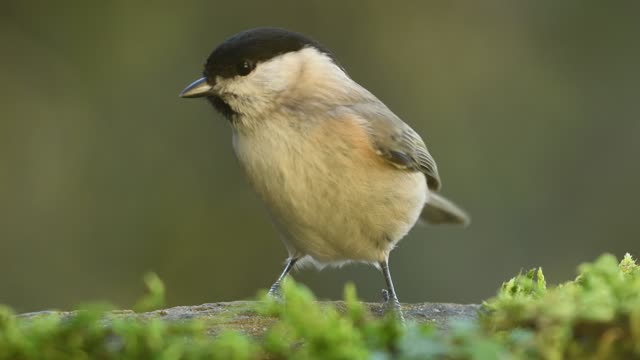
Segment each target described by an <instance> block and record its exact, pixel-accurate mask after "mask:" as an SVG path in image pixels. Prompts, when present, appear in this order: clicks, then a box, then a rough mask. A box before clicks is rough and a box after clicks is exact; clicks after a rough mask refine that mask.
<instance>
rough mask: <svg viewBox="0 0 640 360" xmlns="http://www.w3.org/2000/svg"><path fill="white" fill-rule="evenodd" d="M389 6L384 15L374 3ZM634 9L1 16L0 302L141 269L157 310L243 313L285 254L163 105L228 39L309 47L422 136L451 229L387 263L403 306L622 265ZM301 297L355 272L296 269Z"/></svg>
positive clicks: (217, 124) (373, 290)
mask: <svg viewBox="0 0 640 360" xmlns="http://www.w3.org/2000/svg"><path fill="white" fill-rule="evenodd" d="M392 4H394V5H392ZM639 5H640V3H638V2H620V3H614V2H596V1H592V2H590V1H567V2H558V1H552V0H548V1H517V2H516V1H495V2H493V1H488V2H477V1H472V0H469V1H433V2H419V1H415V2H405V3H402V4H400V3H391V2H387V1H350V2H343V1H307V2H302V1H288V2H278V1H240V2H232V1H227V2H221V1H183V2H178V1H165V2H156V3H150V2H137V1H124V0H115V1H103V2H87V1H79V0H78V1H55V2H54V1H41V2H35V1H8V2H7V1H6V0H5V1H4V2H3V4H2V11H1V12H0V41H1V43H2V52H1V57H0V79H1V80H2V81H1V82H0V116H1V117H0V303H6V304H9V305H11V306H13V307H15V308H16V309H17V310H19V311H29V310H36V309H45V308H69V307H72V306H73V305H74V304H77V303H79V302H84V301H89V300H97V299H101V300H107V301H112V302H115V303H116V304H118V305H120V306H123V307H128V306H130V305H131V304H132V303H133V301H134V299H135V298H137V297H138V296H139V295H140V293H141V290H142V285H141V284H142V282H141V278H142V274H143V273H144V272H146V271H148V270H153V271H156V272H157V273H158V274H159V276H160V277H161V278H162V279H164V281H165V282H166V285H167V287H168V295H169V299H168V300H169V303H170V305H177V304H182V305H186V304H198V303H203V302H213V301H222V300H234V299H240V298H246V297H249V296H252V295H254V294H255V293H256V290H257V289H259V288H265V287H268V286H269V285H271V283H272V282H273V281H274V280H275V278H276V276H277V275H278V274H279V273H280V271H281V268H282V262H283V261H284V259H285V257H286V252H285V250H284V247H283V246H282V245H281V243H280V241H279V239H278V235H277V234H276V232H275V231H274V229H273V227H272V226H271V224H270V223H269V220H268V218H267V215H266V212H265V211H264V209H263V208H262V206H261V205H260V203H259V202H258V199H257V198H256V196H255V195H254V194H253V193H252V192H251V191H250V189H249V186H248V185H247V183H246V181H245V180H244V179H243V176H242V174H241V171H240V170H239V167H238V165H237V164H236V161H235V159H234V157H233V153H232V150H231V145H230V131H229V129H228V125H227V124H226V122H225V120H223V119H222V117H221V116H219V115H218V114H216V113H215V112H214V111H213V109H212V108H211V107H210V106H209V104H208V103H207V102H205V101H193V100H192V101H186V100H181V99H179V98H178V96H177V95H178V93H179V92H180V91H181V90H182V89H183V87H184V86H186V85H187V84H189V83H190V82H191V81H192V80H194V79H196V78H197V77H198V76H199V75H200V72H201V67H202V64H203V62H204V60H205V58H206V57H207V55H208V54H209V52H210V51H211V50H212V49H213V48H214V47H215V46H216V45H217V44H218V43H220V42H221V41H222V40H224V39H225V38H226V37H228V36H230V35H232V34H234V33H235V32H237V31H240V30H243V29H246V28H250V27H256V26H262V25H271V26H280V27H285V28H288V29H292V30H297V31H300V32H303V33H306V34H308V35H311V36H312V37H314V38H316V39H318V40H319V41H320V42H322V43H323V44H324V45H326V46H327V47H328V48H330V49H332V50H333V51H334V53H335V54H336V56H337V57H338V59H340V61H341V62H342V64H343V65H344V66H345V67H346V69H347V70H348V72H349V73H350V74H351V76H352V77H353V78H354V79H355V80H356V81H358V82H360V83H361V84H362V85H364V86H365V87H367V88H368V89H370V90H371V91H372V92H373V93H374V94H376V95H377V96H378V97H379V98H380V99H381V100H382V101H384V102H385V103H386V104H387V105H388V106H389V107H390V108H391V109H392V110H394V111H395V112H396V113H397V114H398V115H399V116H400V117H402V118H403V119H404V120H405V121H406V122H408V123H409V124H410V125H412V126H413V127H414V128H415V129H416V130H417V131H418V132H419V133H420V134H422V135H423V137H424V138H425V141H426V142H427V144H428V146H429V149H430V150H431V152H432V154H433V155H434V156H435V159H436V161H437V162H438V165H439V167H440V171H441V175H442V178H443V181H444V193H445V194H447V195H448V196H450V197H451V198H452V199H455V200H456V201H457V202H458V203H460V204H461V205H463V206H464V207H465V208H467V209H468V210H469V212H470V213H471V214H472V216H473V224H472V226H471V227H470V228H468V229H458V228H446V227H439V228H435V227H432V228H428V227H418V228H416V229H414V230H413V231H412V233H411V234H410V235H409V236H408V237H407V238H406V239H405V240H404V241H403V242H402V243H401V244H400V246H399V247H398V248H397V249H396V250H395V251H394V252H393V253H392V257H391V269H392V272H393V275H394V280H395V282H396V286H397V289H398V293H399V296H400V298H401V300H403V301H406V302H417V301H441V302H479V301H480V300H481V299H483V298H486V297H488V296H490V295H492V294H494V292H495V290H496V289H497V287H498V286H499V284H500V283H501V281H503V280H504V279H506V278H508V277H510V276H512V275H513V274H514V273H515V272H517V271H518V270H519V269H520V268H529V267H533V266H542V267H543V268H544V270H545V274H547V276H548V277H549V278H550V279H551V280H552V281H553V280H555V281H564V280H567V279H570V278H572V277H573V274H574V269H575V267H576V266H577V265H578V264H579V263H580V262H582V261H587V260H591V259H593V258H594V257H595V256H596V255H597V254H600V253H602V252H612V253H614V254H616V255H617V256H621V255H622V254H624V252H626V251H629V252H632V253H635V255H640V246H638V245H639V242H640V238H639V236H638V226H637V223H638V220H637V219H636V217H637V216H638V213H639V212H640V205H639V204H640V201H639V200H640V199H639V196H638V194H639V192H638V190H637V188H636V186H638V183H640V162H639V161H638V159H637V157H638V155H639V154H640V142H639V140H638V139H640V121H639V120H640V119H639V116H640V99H639V94H640V91H639V90H640V86H639V84H640V71H639V68H638V66H639V64H640V43H639V42H638V36H639V34H640V21H638V14H640V12H639V10H640V6H639ZM295 278H296V279H298V280H300V281H302V282H304V283H306V284H307V285H309V286H310V287H311V288H312V289H313V290H314V291H315V292H316V293H317V294H318V295H319V296H320V297H323V298H336V297H339V296H340V294H341V291H342V288H343V285H344V283H345V282H347V281H355V282H356V284H357V285H358V289H359V292H360V294H361V296H362V297H364V298H365V299H368V300H377V299H379V297H380V289H382V288H383V284H384V282H383V279H382V276H381V275H380V274H379V273H378V272H377V271H376V270H374V269H373V268H369V267H366V266H362V265H356V266H347V267H344V268H342V269H340V270H329V271H323V272H316V271H314V270H306V271H302V272H297V273H296V274H295Z"/></svg>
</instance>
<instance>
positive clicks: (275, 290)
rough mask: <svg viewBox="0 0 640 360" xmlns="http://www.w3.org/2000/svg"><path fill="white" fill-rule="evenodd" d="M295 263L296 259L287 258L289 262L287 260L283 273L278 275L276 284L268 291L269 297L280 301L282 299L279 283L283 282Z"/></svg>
mask: <svg viewBox="0 0 640 360" xmlns="http://www.w3.org/2000/svg"><path fill="white" fill-rule="evenodd" d="M296 261H298V259H296V258H289V260H287V266H285V267H284V271H282V274H280V277H279V278H278V280H276V282H275V283H273V285H271V288H270V289H269V296H271V297H274V298H276V299H280V298H281V297H282V295H281V294H280V283H282V280H284V278H285V277H286V276H287V274H288V273H289V272H290V271H291V269H293V265H295V264H296Z"/></svg>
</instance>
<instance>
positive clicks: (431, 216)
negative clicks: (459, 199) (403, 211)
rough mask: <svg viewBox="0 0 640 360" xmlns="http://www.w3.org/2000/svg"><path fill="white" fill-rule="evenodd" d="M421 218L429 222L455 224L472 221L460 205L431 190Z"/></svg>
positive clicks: (464, 224) (466, 223)
mask: <svg viewBox="0 0 640 360" xmlns="http://www.w3.org/2000/svg"><path fill="white" fill-rule="evenodd" d="M420 219H421V220H422V221H424V222H426V223H428V224H434V225H435V224H454V225H462V226H467V225H469V223H470V222H471V218H470V217H469V215H468V214H467V213H466V212H465V211H464V210H462V209H461V208H460V207H458V205H456V204H454V203H453V202H451V201H449V200H447V199H445V198H444V197H443V196H441V195H439V194H437V193H435V192H431V193H429V196H428V198H427V203H426V204H425V206H424V209H422V214H420Z"/></svg>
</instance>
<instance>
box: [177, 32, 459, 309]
mask: <svg viewBox="0 0 640 360" xmlns="http://www.w3.org/2000/svg"><path fill="white" fill-rule="evenodd" d="M180 96H181V97H183V98H199V97H204V98H206V99H207V100H209V102H210V103H211V104H212V105H213V107H214V108H215V109H216V110H218V111H219V112H220V113H222V115H223V116H224V117H225V118H226V119H228V120H229V123H230V124H231V129H232V133H233V149H234V151H235V154H236V156H237V158H238V160H239V163H240V165H241V167H242V168H243V170H244V172H245V174H246V176H247V177H248V179H249V182H250V184H251V185H252V187H253V188H254V189H255V191H256V192H257V193H258V195H259V196H260V198H261V199H262V200H263V201H264V203H265V204H266V205H267V209H268V211H269V213H270V215H271V218H272V220H273V222H274V223H275V225H276V228H277V229H278V230H279V232H280V234H281V236H282V240H283V242H284V244H285V247H286V249H287V251H288V253H289V257H288V260H287V262H286V266H285V268H284V271H283V272H282V274H281V275H280V277H279V278H278V279H277V280H276V282H275V283H274V284H273V286H272V287H271V289H270V291H269V294H271V295H273V296H276V297H278V296H280V293H279V290H280V283H281V281H282V280H283V279H284V277H285V276H286V275H287V274H288V273H289V272H290V271H291V269H292V268H293V267H294V266H296V265H300V264H303V263H311V264H314V265H315V266H317V267H318V268H322V267H324V266H327V265H329V266H339V265H342V264H345V263H348V262H363V263H367V264H373V265H374V266H376V267H378V268H379V269H380V270H381V271H382V273H383V275H384V279H385V282H386V290H383V295H384V296H385V300H386V303H387V305H388V307H389V305H390V307H392V308H393V309H399V307H400V303H399V301H398V297H397V295H396V292H395V290H394V287H393V282H392V280H391V273H390V271H389V253H390V252H391V250H392V249H393V248H394V246H395V245H396V244H397V243H398V242H399V241H400V240H401V239H402V238H403V237H404V236H405V235H406V234H407V233H408V232H409V230H410V229H411V228H412V227H413V226H414V225H415V224H416V222H418V220H419V219H422V220H424V221H425V222H427V223H431V224H443V223H451V224H460V225H467V224H468V223H469V217H468V216H467V214H466V213H465V212H464V211H463V210H461V209H460V208H459V207H458V206H456V205H455V204H453V203H452V202H451V201H449V200H447V199H445V198H444V197H442V196H441V195H439V194H438V193H437V192H438V190H439V189H440V185H441V182H440V177H439V175H438V168H437V166H436V163H435V161H434V160H433V157H432V156H431V154H429V151H428V150H427V147H426V146H425V144H424V142H423V141H422V139H421V138H420V136H419V135H418V134H417V133H416V132H415V131H414V130H413V129H411V127H409V126H408V125H407V124H405V123H404V122H403V121H402V120H400V118H399V117H398V116H396V115H395V114H394V113H393V112H392V111H391V110H389V108H388V107H387V106H385V105H384V104H383V103H382V102H381V101H380V100H378V98H376V97H375V96H374V95H373V94H372V93H370V92H369V91H368V90H367V89H365V88H364V87H362V86H360V85H359V84H358V83H356V82H355V81H354V80H353V79H351V77H350V76H349V75H348V74H347V73H346V71H345V69H344V68H343V67H342V66H341V65H340V63H339V62H338V61H337V60H336V58H335V57H334V55H333V54H332V53H331V52H330V51H328V50H327V49H326V48H325V47H324V46H322V45H321V44H320V43H318V42H317V41H315V40H313V39H311V38H309V37H307V36H305V35H302V34H300V33H296V32H291V31H287V30H284V29H279V28H271V27H263V28H255V29H250V30H246V31H243V32H240V33H238V34H235V35H233V36H231V37H230V38H228V39H227V40H225V41H224V42H223V43H222V44H220V45H219V46H218V47H216V48H215V50H213V52H212V53H211V55H210V56H209V58H208V59H207V61H206V64H205V66H204V76H203V77H202V78H200V79H198V80H196V81H195V82H193V83H192V84H191V85H189V86H187V87H186V88H185V89H184V90H183V91H182V93H181V94H180Z"/></svg>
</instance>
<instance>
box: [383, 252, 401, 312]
mask: <svg viewBox="0 0 640 360" xmlns="http://www.w3.org/2000/svg"><path fill="white" fill-rule="evenodd" d="M379 265H380V270H382V275H384V281H385V282H386V283H387V289H386V290H382V297H383V298H384V302H385V311H393V312H394V313H395V314H396V315H397V316H398V317H399V318H400V320H402V321H404V316H403V315H402V306H401V305H400V301H399V300H398V296H397V295H396V290H395V289H394V287H393V280H391V272H390V271H389V259H388V258H387V259H384V260H383V261H381V262H380V263H379Z"/></svg>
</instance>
